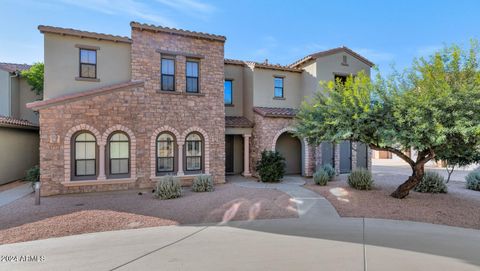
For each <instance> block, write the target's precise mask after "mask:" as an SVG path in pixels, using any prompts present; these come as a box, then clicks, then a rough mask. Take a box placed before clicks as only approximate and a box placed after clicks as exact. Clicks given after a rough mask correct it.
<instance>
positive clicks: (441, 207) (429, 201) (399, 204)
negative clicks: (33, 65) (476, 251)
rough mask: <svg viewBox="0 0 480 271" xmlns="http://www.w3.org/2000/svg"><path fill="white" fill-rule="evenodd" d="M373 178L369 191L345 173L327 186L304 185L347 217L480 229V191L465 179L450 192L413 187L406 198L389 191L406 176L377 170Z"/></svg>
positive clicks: (449, 190)
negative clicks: (351, 181) (351, 182)
mask: <svg viewBox="0 0 480 271" xmlns="http://www.w3.org/2000/svg"><path fill="white" fill-rule="evenodd" d="M373 178H374V180H375V183H374V188H373V190H370V191H359V190H355V189H353V188H350V187H349V186H348V185H347V183H346V176H340V177H337V178H336V179H335V180H334V181H332V182H329V183H328V185H327V186H318V185H315V184H313V182H310V183H308V184H306V185H305V187H306V188H308V189H310V190H313V191H315V192H317V193H319V194H321V195H322V196H324V197H325V198H327V199H328V200H329V201H330V202H331V203H332V204H333V206H334V207H335V209H336V210H337V212H338V213H339V214H340V216H344V217H369V218H385V219H397V220H411V221H418V222H428V223H434V224H443V225H449V226H457V227H464V228H473V229H480V192H477V191H472V190H468V189H466V188H465V183H464V182H453V181H450V183H449V184H448V193H447V194H423V193H417V192H413V191H412V192H410V195H409V196H408V197H407V198H405V199H395V198H393V197H391V196H390V193H391V192H393V191H394V190H395V188H396V187H397V186H398V185H400V184H401V183H402V182H404V181H405V180H406V178H407V177H406V176H402V175H393V174H387V173H377V174H373Z"/></svg>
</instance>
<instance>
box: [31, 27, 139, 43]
mask: <svg viewBox="0 0 480 271" xmlns="http://www.w3.org/2000/svg"><path fill="white" fill-rule="evenodd" d="M38 30H40V32H41V33H45V32H46V33H54V34H60V35H71V36H79V37H85V38H93V39H103V40H110V41H115V42H125V43H132V39H130V38H129V37H127V36H119V35H112V34H106V33H99V32H91V31H85V30H79V29H74V28H65V27H58V26H49V25H39V26H38Z"/></svg>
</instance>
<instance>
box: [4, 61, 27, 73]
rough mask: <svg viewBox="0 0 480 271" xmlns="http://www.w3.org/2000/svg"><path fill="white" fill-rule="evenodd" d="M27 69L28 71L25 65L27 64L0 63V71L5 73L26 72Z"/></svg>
mask: <svg viewBox="0 0 480 271" xmlns="http://www.w3.org/2000/svg"><path fill="white" fill-rule="evenodd" d="M28 69H30V65H27V64H16V63H3V62H0V70H4V71H7V72H16V71H24V70H28Z"/></svg>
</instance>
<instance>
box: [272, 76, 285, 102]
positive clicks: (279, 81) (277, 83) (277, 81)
mask: <svg viewBox="0 0 480 271" xmlns="http://www.w3.org/2000/svg"><path fill="white" fill-rule="evenodd" d="M273 84H274V97H275V98H283V78H282V77H275V78H274V79H273Z"/></svg>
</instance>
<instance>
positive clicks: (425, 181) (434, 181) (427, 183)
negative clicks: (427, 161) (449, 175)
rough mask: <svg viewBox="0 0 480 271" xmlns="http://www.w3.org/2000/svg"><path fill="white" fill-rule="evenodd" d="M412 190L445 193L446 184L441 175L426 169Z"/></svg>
mask: <svg viewBox="0 0 480 271" xmlns="http://www.w3.org/2000/svg"><path fill="white" fill-rule="evenodd" d="M413 190H414V191H416V192H420V193H447V185H445V178H443V176H442V175H440V174H438V173H437V172H433V171H427V172H425V174H424V175H423V178H422V180H421V181H420V182H419V183H418V184H417V186H415V188H414V189H413Z"/></svg>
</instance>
